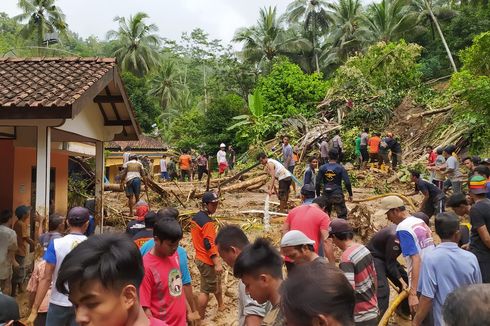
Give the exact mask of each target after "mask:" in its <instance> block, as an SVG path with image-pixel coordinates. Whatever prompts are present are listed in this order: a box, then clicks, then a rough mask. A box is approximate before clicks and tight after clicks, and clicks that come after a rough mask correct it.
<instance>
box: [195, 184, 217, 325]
mask: <svg viewBox="0 0 490 326" xmlns="http://www.w3.org/2000/svg"><path fill="white" fill-rule="evenodd" d="M202 204H203V208H202V209H201V211H199V212H198V213H197V214H196V215H194V217H193V218H192V222H191V236H192V245H193V246H194V250H195V251H196V256H195V257H196V265H197V268H198V269H199V274H201V290H200V293H199V297H198V299H197V305H198V311H199V314H200V315H201V318H204V316H205V314H206V307H207V305H208V301H209V295H210V294H211V293H213V294H214V295H215V297H216V301H218V309H219V310H220V311H221V310H222V309H224V305H223V296H222V293H221V292H222V291H221V288H220V285H219V276H220V275H221V273H222V272H223V266H222V265H221V261H220V259H219V256H218V249H217V248H216V245H215V240H216V226H215V224H214V221H213V220H212V219H211V218H210V215H212V214H214V213H215V212H216V209H217V208H218V196H217V195H216V194H215V193H214V192H211V191H208V192H205V193H204V195H203V196H202Z"/></svg>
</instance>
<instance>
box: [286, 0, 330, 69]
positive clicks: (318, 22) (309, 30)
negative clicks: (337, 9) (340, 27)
mask: <svg viewBox="0 0 490 326" xmlns="http://www.w3.org/2000/svg"><path fill="white" fill-rule="evenodd" d="M327 6H328V4H327V1H325V0H294V1H293V2H292V3H291V4H289V6H288V8H287V12H286V17H287V18H288V20H289V21H290V22H292V23H299V24H301V25H303V28H304V30H305V32H306V34H307V35H308V39H309V40H310V42H311V44H312V48H313V49H312V50H313V53H314V59H315V67H316V71H317V72H320V65H319V63H318V52H319V51H320V46H319V45H320V43H321V38H322V36H324V35H325V34H326V33H327V30H328V27H329V25H330V17H329V15H328V12H327V10H326V8H327Z"/></svg>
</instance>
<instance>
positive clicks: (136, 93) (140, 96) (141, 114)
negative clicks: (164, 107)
mask: <svg viewBox="0 0 490 326" xmlns="http://www.w3.org/2000/svg"><path fill="white" fill-rule="evenodd" d="M122 79H123V81H124V85H125V86H126V90H127V92H128V95H129V98H130V100H131V103H132V104H133V107H134V110H135V112H136V118H137V119H138V122H139V124H140V126H141V128H142V129H143V131H144V132H146V133H150V132H152V130H153V127H152V125H153V124H154V123H155V122H156V121H157V119H158V116H159V115H160V112H161V111H160V109H159V107H158V104H157V101H156V99H154V98H151V97H149V96H148V92H149V91H150V87H149V85H148V83H147V82H146V80H145V79H144V78H140V77H136V76H135V75H133V74H132V73H130V72H123V73H122Z"/></svg>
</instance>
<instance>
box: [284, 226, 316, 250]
mask: <svg viewBox="0 0 490 326" xmlns="http://www.w3.org/2000/svg"><path fill="white" fill-rule="evenodd" d="M314 244H315V241H314V240H311V239H310V238H308V237H307V236H306V235H305V234H304V233H303V232H301V231H298V230H291V231H288V232H287V233H286V234H285V235H284V236H283V237H282V239H281V248H283V247H292V246H299V245H314Z"/></svg>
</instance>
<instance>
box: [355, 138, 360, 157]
mask: <svg viewBox="0 0 490 326" xmlns="http://www.w3.org/2000/svg"><path fill="white" fill-rule="evenodd" d="M356 156H361V137H359V136H358V137H357V138H356Z"/></svg>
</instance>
